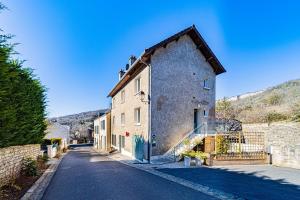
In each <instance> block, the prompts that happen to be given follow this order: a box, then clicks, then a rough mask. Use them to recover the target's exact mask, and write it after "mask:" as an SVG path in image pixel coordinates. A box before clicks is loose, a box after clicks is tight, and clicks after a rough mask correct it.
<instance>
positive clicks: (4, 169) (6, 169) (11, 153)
mask: <svg viewBox="0 0 300 200" xmlns="http://www.w3.org/2000/svg"><path fill="white" fill-rule="evenodd" d="M39 154H40V145H39V144H31V145H24V146H11V147H6V148H0V187H1V186H3V185H5V184H7V183H8V182H9V181H11V180H12V179H14V178H16V177H17V176H18V175H19V174H20V170H21V166H22V160H23V159H24V158H29V157H30V158H33V159H36V158H37V156H38V155H39Z"/></svg>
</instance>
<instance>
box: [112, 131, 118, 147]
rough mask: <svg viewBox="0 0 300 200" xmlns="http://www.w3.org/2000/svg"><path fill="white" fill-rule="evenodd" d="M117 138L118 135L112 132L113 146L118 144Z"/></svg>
mask: <svg viewBox="0 0 300 200" xmlns="http://www.w3.org/2000/svg"><path fill="white" fill-rule="evenodd" d="M116 140H117V136H116V135H115V134H112V135H111V144H112V145H113V146H116V145H117V143H116Z"/></svg>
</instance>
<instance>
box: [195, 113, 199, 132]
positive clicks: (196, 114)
mask: <svg viewBox="0 0 300 200" xmlns="http://www.w3.org/2000/svg"><path fill="white" fill-rule="evenodd" d="M199 125H200V117H199V109H194V133H197V134H198V133H200V128H199Z"/></svg>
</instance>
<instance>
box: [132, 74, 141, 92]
mask: <svg viewBox="0 0 300 200" xmlns="http://www.w3.org/2000/svg"><path fill="white" fill-rule="evenodd" d="M134 91H135V93H136V94H138V93H140V92H141V77H137V78H136V79H135V80H134Z"/></svg>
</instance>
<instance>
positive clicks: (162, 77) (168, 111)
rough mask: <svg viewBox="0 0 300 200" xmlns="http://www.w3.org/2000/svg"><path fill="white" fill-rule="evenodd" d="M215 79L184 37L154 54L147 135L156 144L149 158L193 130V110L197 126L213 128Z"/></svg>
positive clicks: (160, 152) (199, 55) (187, 38)
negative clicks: (150, 136)
mask: <svg viewBox="0 0 300 200" xmlns="http://www.w3.org/2000/svg"><path fill="white" fill-rule="evenodd" d="M215 77H216V75H215V73H214V71H213V69H212V67H211V66H210V64H209V63H208V62H207V61H206V59H205V57H204V56H203V55H202V54H201V52H200V51H199V50H198V49H197V47H196V45H195V43H194V42H193V41H192V39H191V38H190V37H189V36H187V35H185V36H183V37H181V38H180V39H179V40H178V41H177V42H176V41H174V42H171V43H169V44H168V45H167V46H166V48H160V49H157V50H156V51H155V53H154V54H153V56H152V57H151V134H152V137H154V136H155V140H156V146H155V147H153V148H152V155H160V154H163V153H165V152H166V151H168V150H169V149H170V148H171V147H173V146H174V145H175V144H177V143H178V142H179V141H180V140H181V139H182V138H183V137H184V136H185V135H186V134H188V133H189V132H190V131H192V130H193V129H194V110H195V109H196V110H197V113H198V114H197V115H198V122H197V123H198V125H200V124H204V125H205V127H208V128H207V129H208V130H211V129H212V127H214V126H213V125H214V119H215V81H216V79H215ZM204 80H207V87H206V88H205V87H204ZM204 111H205V113H207V115H206V116H204ZM206 125H207V126H206ZM203 131H205V130H203Z"/></svg>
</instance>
